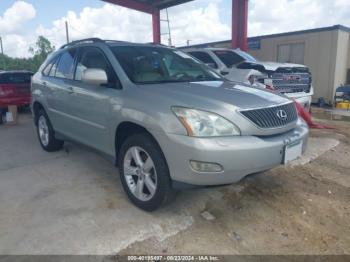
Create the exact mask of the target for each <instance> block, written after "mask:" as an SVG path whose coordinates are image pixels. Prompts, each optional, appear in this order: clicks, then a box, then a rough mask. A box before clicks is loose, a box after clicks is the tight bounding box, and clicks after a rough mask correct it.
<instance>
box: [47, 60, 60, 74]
mask: <svg viewBox="0 0 350 262" xmlns="http://www.w3.org/2000/svg"><path fill="white" fill-rule="evenodd" d="M59 61H60V56H59V57H57V59H56V61H55V62H54V64H53V65H52V67H51V69H50V74H49V76H55V75H56V70H57V64H58V62H59Z"/></svg>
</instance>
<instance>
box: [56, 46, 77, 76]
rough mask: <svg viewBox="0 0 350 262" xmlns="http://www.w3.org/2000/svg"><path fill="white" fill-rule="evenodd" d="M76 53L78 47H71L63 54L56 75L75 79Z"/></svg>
mask: <svg viewBox="0 0 350 262" xmlns="http://www.w3.org/2000/svg"><path fill="white" fill-rule="evenodd" d="M75 54H76V49H70V50H67V51H66V52H64V53H63V54H62V55H61V59H60V61H59V62H58V67H57V70H56V74H55V76H56V77H60V78H67V79H73V75H74V58H75Z"/></svg>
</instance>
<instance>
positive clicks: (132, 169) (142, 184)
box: [118, 134, 174, 211]
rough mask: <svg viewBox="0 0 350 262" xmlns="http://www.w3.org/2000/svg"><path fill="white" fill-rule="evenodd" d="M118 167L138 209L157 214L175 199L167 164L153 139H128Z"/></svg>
mask: <svg viewBox="0 0 350 262" xmlns="http://www.w3.org/2000/svg"><path fill="white" fill-rule="evenodd" d="M118 164H119V165H118V166H119V173H120V178H121V181H122V185H123V188H124V190H125V191H126V193H127V195H128V197H129V199H130V200H131V202H132V203H133V204H135V205H136V206H137V207H139V208H141V209H143V210H146V211H154V210H156V209H157V208H159V207H160V206H161V205H162V204H164V203H165V202H167V201H169V200H170V199H172V197H173V196H174V191H173V189H172V188H171V179H170V175H169V170H168V166H167V163H166V160H165V158H164V156H163V154H162V152H161V149H160V148H159V146H158V144H157V143H156V142H155V141H154V139H153V138H152V137H151V136H149V135H147V134H137V135H133V136H131V137H129V138H127V139H126V141H125V142H124V143H123V145H122V146H121V149H120V152H119V154H118Z"/></svg>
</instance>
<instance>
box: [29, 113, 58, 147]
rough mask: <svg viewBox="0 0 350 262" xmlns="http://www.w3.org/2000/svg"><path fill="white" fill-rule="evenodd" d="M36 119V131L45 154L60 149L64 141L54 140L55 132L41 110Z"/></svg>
mask: <svg viewBox="0 0 350 262" xmlns="http://www.w3.org/2000/svg"><path fill="white" fill-rule="evenodd" d="M35 119H36V123H35V124H36V130H37V135H38V139H39V142H40V145H41V147H42V148H43V149H44V150H45V151H47V152H54V151H58V150H60V149H62V147H63V144H64V141H62V140H58V139H56V138H55V131H54V130H53V127H52V124H51V122H50V119H49V117H48V116H47V114H46V112H45V111H44V110H43V109H40V110H39V112H38V115H37V116H36V117H35Z"/></svg>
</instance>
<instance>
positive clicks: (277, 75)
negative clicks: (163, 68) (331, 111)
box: [183, 48, 314, 110]
mask: <svg viewBox="0 0 350 262" xmlns="http://www.w3.org/2000/svg"><path fill="white" fill-rule="evenodd" d="M183 51H185V52H187V53H189V54H190V55H192V56H194V57H195V58H197V59H199V60H200V61H202V62H204V63H206V64H207V65H209V66H211V67H212V68H213V69H214V70H215V71H216V72H218V73H220V74H221V75H222V76H224V77H225V78H227V79H228V80H233V81H237V80H239V81H242V82H245V83H248V84H251V85H253V86H255V87H260V88H261V87H266V86H267V88H271V89H275V90H277V91H278V92H280V93H281V94H284V95H286V96H287V97H289V98H292V99H295V100H296V101H297V102H298V103H300V104H301V105H303V107H304V108H305V109H306V110H309V109H310V106H311V98H312V95H313V94H314V91H313V87H312V77H311V73H310V71H309V69H308V68H307V67H306V66H304V65H298V64H290V63H276V62H262V61H258V60H256V59H255V58H254V57H252V56H251V55H250V54H248V53H246V52H243V51H242V50H240V49H235V50H233V49H226V48H186V49H183Z"/></svg>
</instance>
